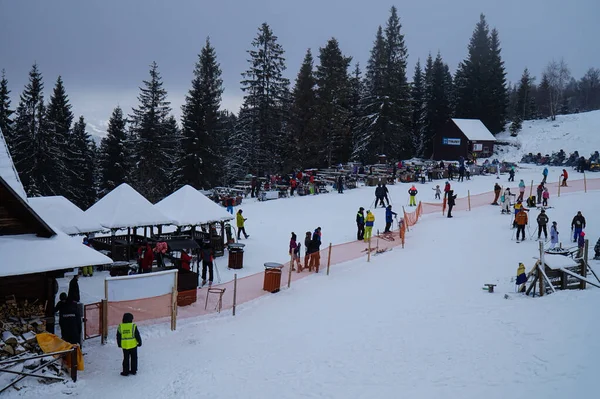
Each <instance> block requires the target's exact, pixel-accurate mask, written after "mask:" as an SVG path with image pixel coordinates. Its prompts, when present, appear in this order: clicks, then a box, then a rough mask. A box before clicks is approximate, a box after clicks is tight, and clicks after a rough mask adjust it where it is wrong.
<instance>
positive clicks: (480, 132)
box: [452, 118, 496, 141]
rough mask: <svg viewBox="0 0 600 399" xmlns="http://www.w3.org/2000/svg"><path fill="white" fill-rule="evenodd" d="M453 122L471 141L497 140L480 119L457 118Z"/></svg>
mask: <svg viewBox="0 0 600 399" xmlns="http://www.w3.org/2000/svg"><path fill="white" fill-rule="evenodd" d="M452 122H454V124H455V125H456V126H458V128H459V129H460V130H461V131H462V132H463V133H464V134H465V136H467V139H469V140H470V141H496V138H495V137H494V135H493V134H492V133H490V131H489V130H488V128H487V127H485V125H484V124H483V122H481V121H480V120H479V119H456V118H453V119H452Z"/></svg>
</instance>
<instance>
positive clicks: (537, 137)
mask: <svg viewBox="0 0 600 399" xmlns="http://www.w3.org/2000/svg"><path fill="white" fill-rule="evenodd" d="M599 133H600V111H592V112H584V113H581V114H571V115H559V116H557V117H556V120H555V121H550V120H546V119H542V120H532V121H525V122H523V130H521V132H520V133H519V135H518V136H517V137H510V133H509V132H508V131H506V132H502V133H500V134H499V135H497V136H496V138H497V139H498V140H499V141H500V142H508V143H511V144H512V145H501V146H498V148H497V150H496V151H495V154H494V157H495V158H498V159H500V160H505V161H512V162H515V161H516V162H518V161H520V160H521V157H522V156H523V155H525V154H528V153H530V152H531V153H533V154H537V153H538V152H540V153H542V155H545V154H552V152H557V151H559V150H560V149H563V150H564V151H565V152H566V153H567V156H568V155H569V154H570V153H572V152H573V151H579V153H580V155H582V156H585V157H586V158H587V157H589V156H590V154H591V153H593V152H594V151H597V150H600V134H599Z"/></svg>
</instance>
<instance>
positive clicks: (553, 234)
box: [550, 222, 558, 249]
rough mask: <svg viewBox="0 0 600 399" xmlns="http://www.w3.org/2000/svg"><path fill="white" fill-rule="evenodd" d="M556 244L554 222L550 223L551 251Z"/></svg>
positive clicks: (556, 229)
mask: <svg viewBox="0 0 600 399" xmlns="http://www.w3.org/2000/svg"><path fill="white" fill-rule="evenodd" d="M556 244H558V226H557V224H556V222H552V227H550V249H553V248H554V246H555V245H556Z"/></svg>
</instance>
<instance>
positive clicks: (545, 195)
mask: <svg viewBox="0 0 600 399" xmlns="http://www.w3.org/2000/svg"><path fill="white" fill-rule="evenodd" d="M548 198H550V192H549V191H548V187H544V192H543V193H542V206H548Z"/></svg>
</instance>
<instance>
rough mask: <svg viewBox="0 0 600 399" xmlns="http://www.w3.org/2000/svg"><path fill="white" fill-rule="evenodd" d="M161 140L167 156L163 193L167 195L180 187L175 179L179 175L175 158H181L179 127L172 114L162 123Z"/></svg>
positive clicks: (216, 160)
mask: <svg viewBox="0 0 600 399" xmlns="http://www.w3.org/2000/svg"><path fill="white" fill-rule="evenodd" d="M161 142H162V148H163V151H164V153H165V154H166V157H167V159H165V169H166V170H167V181H166V186H165V187H166V188H165V195H168V194H170V193H172V192H174V191H175V190H177V189H178V188H179V187H181V184H180V183H178V181H177V180H178V176H179V171H178V166H177V160H178V159H181V158H182V155H183V149H182V148H181V129H180V128H179V125H178V124H177V119H175V117H174V116H173V115H169V117H168V118H167V120H166V121H165V123H164V127H163V137H162V140H161ZM218 161H219V158H218V157H217V158H215V163H216V162H218ZM215 181H216V180H215Z"/></svg>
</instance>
